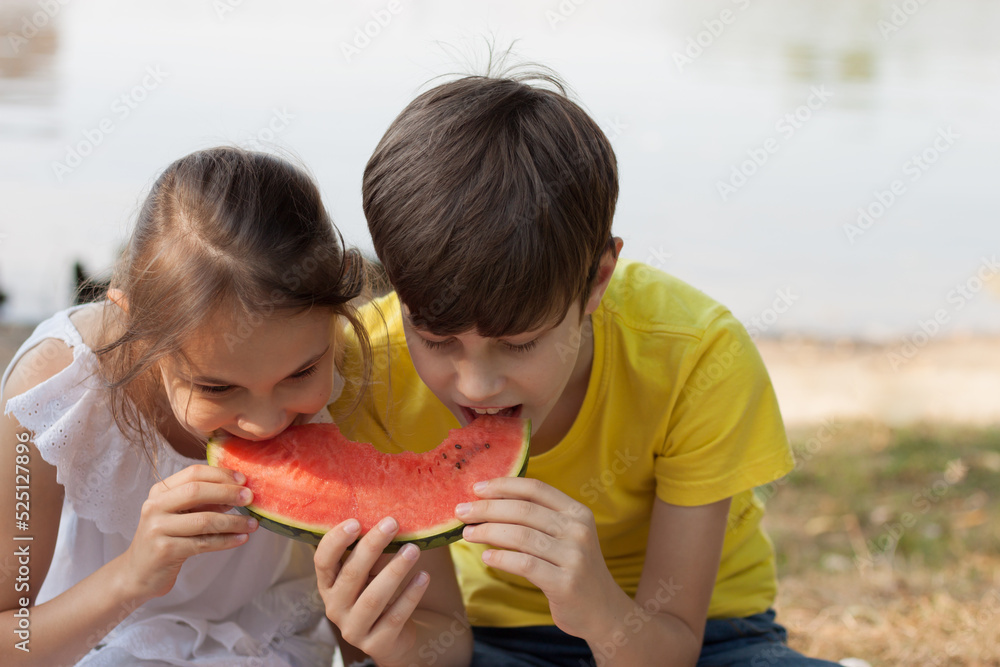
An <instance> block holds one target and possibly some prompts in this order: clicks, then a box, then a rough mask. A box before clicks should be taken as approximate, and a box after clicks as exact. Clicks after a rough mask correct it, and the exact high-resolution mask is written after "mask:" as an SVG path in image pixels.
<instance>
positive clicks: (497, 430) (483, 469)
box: [208, 415, 531, 549]
mask: <svg viewBox="0 0 1000 667" xmlns="http://www.w3.org/2000/svg"><path fill="white" fill-rule="evenodd" d="M530 433H531V426H530V423H529V422H528V421H526V420H523V419H515V418H512V417H497V416H489V415H487V416H483V417H480V418H478V419H476V420H475V421H473V422H472V423H471V424H469V425H468V426H466V427H465V428H461V429H453V430H451V431H450V432H449V434H448V437H447V438H445V440H444V442H442V443H441V444H440V445H438V446H437V447H436V448H435V449H432V450H430V451H427V452H424V453H422V454H417V453H414V452H402V453H398V454H385V453H382V452H380V451H378V450H377V449H375V447H373V446H372V445H370V444H367V443H358V442H353V441H351V440H348V439H347V438H346V437H345V436H344V435H343V434H342V433H341V432H340V430H339V429H338V428H337V427H336V426H335V425H333V424H306V425H301V426H291V427H289V428H288V429H286V430H285V431H284V432H282V433H281V435H279V436H277V437H275V438H272V439H270V440H264V441H259V442H253V441H249V440H243V439H241V438H236V437H228V438H225V439H223V440H218V441H216V440H213V441H211V442H209V446H208V460H209V464H210V465H216V466H221V467H225V468H230V469H232V470H238V471H240V472H242V473H243V474H244V475H246V477H247V486H248V487H249V488H250V489H251V490H252V491H253V493H254V501H253V503H252V504H251V505H250V506H249V507H247V508H238V509H240V510H241V511H246V513H248V514H251V515H253V516H256V517H257V518H258V519H259V520H260V523H261V526H263V527H264V528H268V529H270V530H273V531H275V532H278V533H281V534H283V535H287V536H289V537H294V538H296V539H300V540H303V541H306V542H310V543H313V544H316V543H318V542H319V539H320V538H321V537H322V536H323V534H325V533H326V532H327V531H328V530H330V529H331V528H333V527H334V526H336V525H337V524H339V523H341V522H342V521H345V520H347V519H349V518H352V517H353V518H355V519H357V520H358V521H359V522H360V523H361V532H362V534H364V533H366V532H368V531H369V530H371V529H372V528H373V527H375V525H376V524H378V522H379V521H381V520H382V519H383V518H384V517H387V516H391V517H393V518H395V519H396V521H397V522H398V523H399V532H398V534H397V536H396V537H395V539H394V540H393V544H392V545H391V548H392V549H398V548H399V547H400V546H402V545H403V544H405V543H408V542H413V543H415V544H417V546H419V547H420V548H422V549H426V548H432V547H437V546H442V545H443V544H447V543H449V542H453V541H455V540H456V539H459V538H460V537H461V531H462V527H463V526H464V524H462V522H461V521H459V520H458V519H456V518H455V505H457V504H458V503H461V502H468V501H472V500H476V499H477V496H476V495H475V494H474V493H473V491H472V485H473V484H475V483H476V482H478V481H481V480H488V479H494V478H496V477H507V476H514V475H523V474H524V471H525V469H526V466H527V460H528V441H529V436H530Z"/></svg>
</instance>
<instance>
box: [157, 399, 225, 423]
mask: <svg viewBox="0 0 1000 667" xmlns="http://www.w3.org/2000/svg"><path fill="white" fill-rule="evenodd" d="M189 398H190V401H189V400H188V399H189ZM170 407H171V408H172V409H173V411H174V417H176V418H177V421H179V422H180V423H181V424H185V425H187V426H188V427H190V428H193V429H195V430H197V431H205V432H208V431H214V430H215V429H217V428H219V426H220V423H221V422H222V421H224V420H225V410H224V408H222V407H221V406H220V405H218V404H216V403H214V402H212V401H207V400H203V399H199V398H198V397H197V396H190V395H175V396H172V397H171V399H170Z"/></svg>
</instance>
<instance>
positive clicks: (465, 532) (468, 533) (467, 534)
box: [462, 526, 473, 540]
mask: <svg viewBox="0 0 1000 667" xmlns="http://www.w3.org/2000/svg"><path fill="white" fill-rule="evenodd" d="M472 529H473V527H472V526H466V527H465V528H463V529H462V539H465V540H467V539H469V538H470V537H471V536H472Z"/></svg>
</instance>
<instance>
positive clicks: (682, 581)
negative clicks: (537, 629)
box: [588, 498, 730, 667]
mask: <svg viewBox="0 0 1000 667" xmlns="http://www.w3.org/2000/svg"><path fill="white" fill-rule="evenodd" d="M729 502H730V500H729V499H728V498H726V499H725V500H721V501H719V502H716V503H712V504H710V505H700V506H697V507H680V506H678V505H670V504H668V503H665V502H663V501H662V500H660V499H656V500H654V501H653V514H652V519H651V521H650V527H649V541H648V543H647V546H646V564H645V566H644V567H643V570H642V577H641V578H640V579H639V588H638V590H637V591H636V595H635V600H634V601H633V600H631V599H628V597H627V596H626V600H627V602H623V603H621V606H620V607H619V608H618V609H617V610H616V611H615V612H614V613H612V614H611V615H610V621H611V622H610V623H609V625H608V626H606V627H605V628H604V636H603V638H601V637H598V638H596V640H595V639H591V638H588V643H589V644H590V648H591V650H592V651H593V652H594V655H595V656H602V657H603V658H605V660H604V661H603V662H602V664H604V665H608V667H611V666H613V665H645V664H654V663H656V661H657V656H660V657H662V656H663V655H671V656H674V662H671V664H676V665H692V666H693V665H694V664H695V663H696V662H697V661H698V656H699V655H700V653H701V645H702V639H703V635H704V632H705V619H706V617H707V615H708V605H709V602H710V600H711V597H712V590H713V588H714V587H715V579H716V577H717V575H718V573H719V559H720V557H721V554H722V541H723V538H724V536H725V531H726V520H727V517H728V514H729Z"/></svg>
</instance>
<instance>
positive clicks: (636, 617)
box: [579, 577, 684, 667]
mask: <svg viewBox="0 0 1000 667" xmlns="http://www.w3.org/2000/svg"><path fill="white" fill-rule="evenodd" d="M683 589H684V586H683V585H682V584H677V583H674V578H673V577H669V578H668V580H667V581H664V580H663V579H660V580H659V581H657V588H656V590H655V591H654V592H653V595H652V596H651V597H650V598H649V599H647V600H646V601H645V602H643V603H642V604H639V603H638V602H637V603H636V604H635V608H634V609H632V611H630V612H628V613H627V614H625V617H624V618H623V619H622V623H623V625H624V626H625V627H626V628H627V629H628V632H627V633H626V632H625V630H616V631H615V632H613V633H612V634H611V637H610V638H609V640H608V641H606V642H600V643H598V644H597V650H596V651H594V661H595V662H596V664H597V667H604V665H606V664H607V662H608V660H613V659H614V657H615V655H617V653H618V649H620V648H622V647H623V646H625V645H626V644H628V642H629V639H631V637H633V636H635V635H637V634H639V633H640V632H642V629H643V628H644V627H646V625H647V624H648V623H649V622H650V621H652V620H653V619H654V618H655V617H656V615H657V614H659V613H660V612H661V611H662V610H663V608H664V607H666V606H667V605H668V604H670V602H671V601H672V600H674V599H675V598H676V597H677V595H678V594H679V593H680V592H681V591H682V590H683ZM579 664H580V665H581V667H588V666H589V665H590V663H589V662H588V661H585V660H580V663H579Z"/></svg>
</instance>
